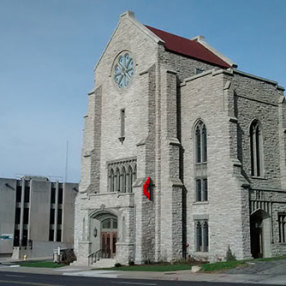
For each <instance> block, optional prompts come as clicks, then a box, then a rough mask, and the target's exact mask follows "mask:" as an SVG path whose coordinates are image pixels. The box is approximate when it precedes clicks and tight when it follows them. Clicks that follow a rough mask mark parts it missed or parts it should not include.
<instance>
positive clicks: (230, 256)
mask: <svg viewBox="0 0 286 286" xmlns="http://www.w3.org/2000/svg"><path fill="white" fill-rule="evenodd" d="M225 259H226V261H235V260H236V257H235V255H234V253H232V251H231V249H230V246H228V248H227V251H226V257H225Z"/></svg>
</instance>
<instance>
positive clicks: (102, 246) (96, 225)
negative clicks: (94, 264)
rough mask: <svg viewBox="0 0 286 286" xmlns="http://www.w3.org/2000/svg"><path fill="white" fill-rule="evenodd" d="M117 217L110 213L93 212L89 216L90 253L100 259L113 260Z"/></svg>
mask: <svg viewBox="0 0 286 286" xmlns="http://www.w3.org/2000/svg"><path fill="white" fill-rule="evenodd" d="M117 224H118V223H117V216H116V215H114V214H113V213H111V212H107V211H101V212H95V213H93V214H92V215H91V216H90V230H89V240H90V242H91V253H98V255H99V256H100V257H101V258H114V257H115V255H116V242H117V237H118V235H117Z"/></svg>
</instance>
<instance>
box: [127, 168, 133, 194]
mask: <svg viewBox="0 0 286 286" xmlns="http://www.w3.org/2000/svg"><path fill="white" fill-rule="evenodd" d="M132 176H133V171H132V168H131V166H129V167H128V176H127V178H128V179H127V180H128V181H127V189H128V193H132V184H133V182H132Z"/></svg>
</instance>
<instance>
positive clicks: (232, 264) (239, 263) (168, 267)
mask: <svg viewBox="0 0 286 286" xmlns="http://www.w3.org/2000/svg"><path fill="white" fill-rule="evenodd" d="M279 259H286V256H279V257H272V258H258V259H252V260H234V261H229V262H215V263H203V264H200V265H199V266H200V267H201V272H220V271H223V270H228V269H232V268H236V267H246V266H247V265H248V262H252V263H255V262H257V261H272V260H279ZM191 269H192V265H191V264H188V263H175V264H168V263H162V264H159V263H158V264H143V265H133V266H120V267H112V268H94V269H93V270H118V271H147V272H149V271H153V272H168V271H180V270H191Z"/></svg>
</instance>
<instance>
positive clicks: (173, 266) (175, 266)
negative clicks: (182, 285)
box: [93, 263, 192, 272]
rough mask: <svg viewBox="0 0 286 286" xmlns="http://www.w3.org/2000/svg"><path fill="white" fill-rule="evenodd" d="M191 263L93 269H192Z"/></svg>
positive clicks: (162, 270)
mask: <svg viewBox="0 0 286 286" xmlns="http://www.w3.org/2000/svg"><path fill="white" fill-rule="evenodd" d="M191 269H192V265H191V264H179V263H178V264H167V263H164V264H146V265H144V264H143V265H132V266H120V267H112V268H105V269H102V268H101V269H93V270H118V271H147V272H150V271H153V272H168V271H178V270H191Z"/></svg>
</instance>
